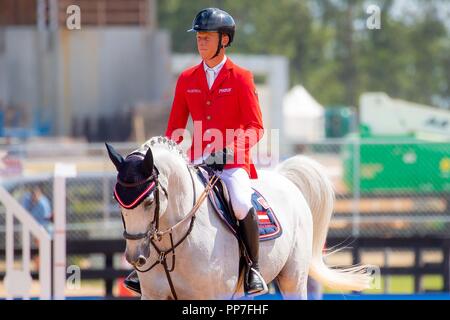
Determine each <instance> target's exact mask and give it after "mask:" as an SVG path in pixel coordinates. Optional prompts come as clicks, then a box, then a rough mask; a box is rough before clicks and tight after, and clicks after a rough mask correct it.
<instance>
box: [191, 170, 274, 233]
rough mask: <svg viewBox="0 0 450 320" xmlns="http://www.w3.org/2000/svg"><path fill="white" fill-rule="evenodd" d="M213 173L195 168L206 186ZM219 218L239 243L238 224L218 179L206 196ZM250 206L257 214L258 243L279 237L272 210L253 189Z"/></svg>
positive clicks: (228, 198) (223, 184)
mask: <svg viewBox="0 0 450 320" xmlns="http://www.w3.org/2000/svg"><path fill="white" fill-rule="evenodd" d="M212 174H213V172H212V171H211V170H210V169H209V168H208V167H204V166H199V167H197V175H198V176H199V178H200V180H201V181H202V182H203V184H204V185H205V186H206V185H207V183H208V180H209V177H210V176H211V175H212ZM208 200H209V201H210V202H211V204H212V206H213V207H214V209H215V211H216V213H217V214H218V216H219V218H220V219H221V220H222V221H223V222H224V224H225V225H226V226H227V227H228V229H229V230H230V231H231V232H232V233H233V234H234V236H235V237H236V238H237V239H238V241H240V238H239V233H238V231H237V230H238V223H237V219H236V218H235V215H234V212H233V206H232V204H231V200H230V196H229V193H228V189H227V186H226V184H225V182H224V181H223V180H222V179H220V178H219V180H218V181H217V183H216V184H215V185H214V188H213V189H212V190H211V192H210V193H209V195H208ZM252 204H253V207H254V208H255V210H256V212H257V214H258V221H259V241H268V240H273V239H276V238H278V237H279V236H281V234H282V228H281V225H280V223H279V222H278V219H277V217H276V215H275V213H274V212H273V210H272V208H271V207H270V206H269V204H268V203H267V201H266V199H265V198H264V197H263V196H262V194H261V193H260V192H259V191H258V190H256V189H255V188H253V194H252Z"/></svg>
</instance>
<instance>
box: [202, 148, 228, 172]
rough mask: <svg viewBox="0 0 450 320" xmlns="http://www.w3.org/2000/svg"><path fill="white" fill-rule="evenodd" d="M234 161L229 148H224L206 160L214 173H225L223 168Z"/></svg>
mask: <svg viewBox="0 0 450 320" xmlns="http://www.w3.org/2000/svg"><path fill="white" fill-rule="evenodd" d="M232 159H233V151H232V150H231V149H229V148H223V150H221V151H217V152H213V153H211V154H210V155H209V157H208V158H206V160H205V163H206V165H207V166H208V167H210V168H211V169H212V170H214V171H223V167H224V166H225V164H226V163H227V161H228V162H229V161H230V160H232Z"/></svg>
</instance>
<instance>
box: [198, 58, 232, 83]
mask: <svg viewBox="0 0 450 320" xmlns="http://www.w3.org/2000/svg"><path fill="white" fill-rule="evenodd" d="M226 61H227V56H224V57H223V60H222V61H221V62H220V63H219V64H218V65H217V66H215V67H212V68H210V67H208V65H207V64H206V63H205V61H203V69H205V73H206V80H207V81H208V88H209V89H211V87H212V85H213V83H214V81H215V80H216V78H217V76H218V75H219V72H220V70H221V69H222V67H223V65H224V64H225V62H226Z"/></svg>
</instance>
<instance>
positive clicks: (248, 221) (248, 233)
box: [239, 208, 268, 296]
mask: <svg viewBox="0 0 450 320" xmlns="http://www.w3.org/2000/svg"><path fill="white" fill-rule="evenodd" d="M239 233H240V235H241V238H242V240H243V242H244V245H245V248H246V251H247V254H248V256H249V258H250V260H251V261H252V263H251V265H248V266H247V270H246V273H245V278H244V291H245V294H246V295H247V296H258V295H261V294H265V293H267V292H268V289H267V284H266V282H265V281H264V279H263V277H262V276H261V273H260V272H259V265H258V258H259V227H258V217H257V214H256V210H255V208H251V209H250V210H249V212H248V214H247V216H246V217H245V218H244V219H243V220H239Z"/></svg>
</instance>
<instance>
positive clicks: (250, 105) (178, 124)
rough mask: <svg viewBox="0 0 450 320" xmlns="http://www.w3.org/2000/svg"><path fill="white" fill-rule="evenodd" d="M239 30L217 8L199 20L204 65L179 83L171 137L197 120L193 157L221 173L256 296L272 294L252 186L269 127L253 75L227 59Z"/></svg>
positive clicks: (249, 288)
mask: <svg viewBox="0 0 450 320" xmlns="http://www.w3.org/2000/svg"><path fill="white" fill-rule="evenodd" d="M235 28H236V26H235V22H234V20H233V18H232V17H231V16H230V15H229V14H228V13H227V12H225V11H223V10H220V9H217V8H207V9H203V10H201V11H200V12H199V13H198V14H197V16H196V17H195V19H194V21H193V24H192V28H191V29H189V30H188V32H196V39H197V48H198V52H199V54H200V56H201V58H202V62H201V63H200V64H198V65H196V66H194V67H191V68H188V69H186V70H185V71H183V72H182V73H181V75H180V77H179V78H178V81H177V85H176V89H175V97H174V101H173V105H172V110H171V113H170V117H169V122H168V126H167V130H166V133H165V135H166V136H167V137H169V138H171V139H172V140H174V141H175V142H177V143H180V142H181V141H182V140H183V137H182V135H183V134H182V133H183V132H184V130H185V128H186V124H187V120H188V117H189V115H191V118H192V120H193V122H194V134H193V139H192V145H191V148H190V150H189V151H188V155H189V157H190V159H191V161H192V162H193V163H202V162H206V163H207V164H208V165H209V166H210V167H212V168H213V169H215V170H216V171H218V172H221V173H220V175H221V178H222V180H223V181H224V182H225V184H226V186H227V189H228V191H229V194H230V199H231V204H232V207H233V211H234V214H235V216H236V219H237V220H238V222H239V234H240V237H241V238H242V240H243V244H244V245H245V249H246V253H247V256H248V258H249V260H250V261H249V263H248V265H247V268H246V272H245V280H244V290H245V293H246V294H247V295H249V296H255V295H260V294H265V293H267V291H268V289H267V285H266V283H265V281H264V279H263V277H262V276H261V274H260V272H259V265H258V259H259V228H258V217H257V213H256V211H255V209H254V208H253V205H252V202H251V196H252V193H253V190H252V188H251V182H250V179H256V178H257V173H256V169H255V166H254V165H253V163H252V160H251V156H250V149H251V148H252V147H253V146H254V145H255V144H256V143H257V142H258V141H259V140H260V139H261V137H262V135H263V133H264V128H263V122H262V115H261V109H260V106H259V102H258V96H257V93H256V89H255V84H254V82H253V75H252V74H251V72H250V71H248V70H245V69H243V68H241V67H239V66H237V65H236V64H234V63H233V62H232V61H231V60H230V58H228V57H227V56H226V55H225V50H226V47H229V46H230V45H231V43H232V41H233V38H234V34H235ZM230 130H231V131H232V137H231V138H230ZM212 140H214V141H212ZM223 150H231V154H232V155H233V156H232V158H233V159H232V160H231V161H230V160H228V159H227V160H226V163H224V158H225V156H226V154H224V151H223Z"/></svg>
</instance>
